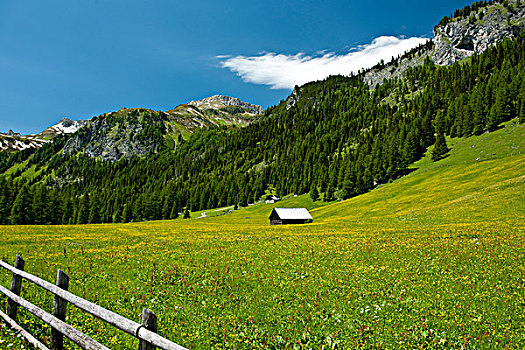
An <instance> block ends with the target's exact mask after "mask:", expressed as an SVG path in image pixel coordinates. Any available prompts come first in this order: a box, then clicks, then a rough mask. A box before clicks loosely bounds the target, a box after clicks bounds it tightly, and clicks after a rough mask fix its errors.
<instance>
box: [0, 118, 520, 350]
mask: <svg viewBox="0 0 525 350" xmlns="http://www.w3.org/2000/svg"><path fill="white" fill-rule="evenodd" d="M523 140H525V125H517V124H516V123H514V122H512V121H511V122H509V123H507V124H506V125H505V126H504V127H503V128H501V129H500V130H498V131H495V132H493V133H490V134H483V135H481V136H476V137H471V138H468V139H452V140H448V142H449V146H451V148H452V150H451V151H450V153H449V156H448V157H447V158H445V159H443V160H441V161H439V162H431V161H429V156H428V154H429V152H430V151H431V150H428V151H427V156H426V157H425V158H424V159H422V160H420V161H419V162H417V163H415V164H414V166H413V167H414V169H416V170H415V171H413V172H412V173H410V174H409V175H407V176H405V177H403V178H401V179H399V180H397V181H394V182H392V183H390V184H387V185H385V186H382V187H381V188H377V189H375V190H373V191H371V192H369V193H367V194H364V195H361V196H358V197H355V198H352V199H349V200H346V201H341V202H335V203H330V204H326V203H322V202H316V203H312V202H311V200H310V199H309V198H308V197H307V196H299V197H292V198H289V199H287V200H285V201H283V202H279V203H277V204H275V205H266V204H261V205H255V206H250V207H248V208H243V209H241V210H238V211H234V212H233V213H232V214H227V215H222V216H217V217H207V218H198V219H197V218H195V219H190V220H183V219H177V220H175V221H157V222H146V223H133V224H113V225H109V224H108V225H82V226H1V227H0V231H1V232H2V235H0V245H1V246H2V251H1V258H2V259H3V260H5V261H12V260H13V258H14V255H15V254H21V255H22V256H23V257H24V258H25V259H26V261H27V263H26V270H27V271H29V272H31V273H34V274H36V275H39V276H42V277H44V278H45V279H47V280H49V281H53V280H54V276H55V274H56V269H57V268H61V269H63V270H65V271H66V272H68V273H69V275H70V277H71V281H70V290H72V291H73V292H75V293H77V294H79V295H81V296H84V297H85V298H87V299H88V300H91V301H94V302H97V303H99V304H100V305H102V306H104V307H107V308H110V309H112V310H114V311H116V312H118V313H120V314H122V315H124V316H126V317H129V318H131V319H134V320H137V321H138V320H139V319H140V312H141V310H142V308H143V307H148V308H150V309H152V310H154V311H155V312H156V313H157V314H158V315H159V328H160V331H159V333H161V334H162V335H164V336H167V337H168V338H170V339H172V340H173V341H176V342H178V343H180V344H182V345H184V346H186V347H189V348H194V349H200V348H217V349H220V348H270V349H272V348H298V349H300V348H305V349H309V348H315V349H318V348H324V349H330V348H390V349H394V348H396V349H397V348H416V347H420V348H432V349H445V348H446V349H450V348H461V347H464V348H519V347H520V346H521V344H524V343H525V315H524V314H523V305H524V303H525V282H524V281H525V280H524V275H523V266H524V265H525V242H524V238H525V234H524V233H525V219H524V217H525V198H524V193H525V186H524V183H525V177H524V175H525V154H524V147H525V145H524V141H523ZM273 206H290V207H293V206H305V207H307V208H312V207H313V208H314V209H312V210H311V212H312V215H313V217H314V223H312V224H309V225H297V226H281V227H279V226H270V225H269V224H268V219H267V217H268V215H269V213H270V211H271V208H272V207H273ZM199 215H200V214H199ZM208 215H213V212H212V211H208ZM9 279H10V276H9V275H8V274H7V273H0V282H1V284H2V285H4V286H7V285H8V283H9ZM23 291H24V296H25V297H27V298H28V299H30V300H32V301H33V302H35V303H36V304H38V305H41V306H43V307H44V308H45V309H47V310H50V309H51V307H52V298H51V296H50V295H47V294H44V293H42V292H39V291H38V290H37V289H35V288H33V287H32V286H30V285H29V284H28V283H25V284H24V286H23ZM20 319H21V323H22V324H23V325H24V326H25V327H27V328H29V329H30V330H31V331H32V332H33V333H34V334H36V335H37V336H38V337H39V338H40V339H44V337H46V339H48V338H49V333H50V331H49V328H46V327H42V326H41V325H40V324H39V323H37V322H35V320H34V319H33V318H31V317H30V316H28V315H26V314H25V313H22V316H21V317H20ZM69 322H70V323H71V324H73V325H75V326H77V327H78V328H80V329H82V330H83V331H85V332H86V333H88V334H91V335H93V337H95V338H97V339H99V340H100V341H102V342H104V344H106V345H107V346H109V347H110V348H116V349H120V348H134V347H135V343H134V341H133V340H132V339H130V337H128V336H127V335H124V334H121V333H120V332H115V331H113V330H112V329H111V328H109V327H105V326H102V325H101V323H100V322H99V321H97V320H94V319H93V318H91V317H89V316H87V315H85V314H84V313H82V312H79V311H77V310H74V309H73V308H71V309H70V310H69ZM1 332H2V331H1V330H0V335H1V337H3V338H1V339H2V340H4V342H2V343H0V347H2V346H5V344H8V343H10V342H11V336H10V335H6V333H5V332H4V333H1Z"/></svg>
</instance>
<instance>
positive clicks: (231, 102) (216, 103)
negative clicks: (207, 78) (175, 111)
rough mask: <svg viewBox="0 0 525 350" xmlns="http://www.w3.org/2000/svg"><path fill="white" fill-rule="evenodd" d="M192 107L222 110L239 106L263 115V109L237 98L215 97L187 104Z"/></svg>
mask: <svg viewBox="0 0 525 350" xmlns="http://www.w3.org/2000/svg"><path fill="white" fill-rule="evenodd" d="M187 104H188V105H190V106H195V107H197V108H199V109H217V110H218V109H221V108H224V107H227V106H237V107H241V108H244V109H246V111H247V112H248V113H251V114H261V113H262V107H261V106H258V105H254V104H251V103H248V102H243V101H241V100H240V99H238V98H237V97H231V96H224V95H214V96H211V97H206V98H203V99H202V100H198V101H190V102H188V103H187Z"/></svg>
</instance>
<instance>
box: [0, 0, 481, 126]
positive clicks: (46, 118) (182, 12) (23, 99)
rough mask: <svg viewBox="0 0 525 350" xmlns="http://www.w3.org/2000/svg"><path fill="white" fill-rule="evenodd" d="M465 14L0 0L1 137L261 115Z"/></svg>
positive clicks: (124, 0) (394, 4)
mask: <svg viewBox="0 0 525 350" xmlns="http://www.w3.org/2000/svg"><path fill="white" fill-rule="evenodd" d="M470 3H471V2H470V1H459V0H456V1H453V0H442V1H431V2H430V1H429V2H427V1H415V0H408V1H383V0H377V1H353V0H347V1H328V0H325V1H322V0H318V1H309V0H304V1H295V0H289V1H274V0H272V1H263V0H260V1H247V0H243V1H237V0H235V1H227V2H222V1H204V0H191V1H177V0H172V1H148V0H144V1H131V0H83V1H70V0H69V1H54V0H48V1H40V0H39V1H33V0H27V1H9V0H0V132H5V131H7V130H8V129H13V130H15V131H18V132H22V133H34V132H38V131H41V130H43V129H45V128H46V127H47V126H49V125H52V124H54V123H56V122H57V121H59V120H60V119H61V118H63V117H69V118H71V119H87V118H91V117H93V116H96V115H99V114H102V113H104V112H108V111H113V110H117V109H119V108H121V107H147V108H152V109H155V110H167V109H171V108H173V107H175V106H177V105H179V104H181V103H185V102H187V101H190V100H196V99H201V98H204V97H207V96H211V95H214V94H224V95H230V96H235V97H239V98H241V99H242V100H244V101H247V102H251V103H255V104H260V105H262V106H263V107H267V106H269V105H273V104H277V103H279V101H280V100H281V99H284V98H286V97H287V96H288V95H289V94H290V92H291V88H292V87H293V85H294V84H295V83H299V84H301V83H304V82H305V81H308V80H311V79H317V78H322V75H323V74H331V73H333V72H336V71H340V70H342V72H340V73H341V74H344V73H345V72H347V73H350V71H351V70H355V69H358V66H359V65H363V64H370V65H372V64H373V63H375V62H372V61H374V60H379V59H380V56H385V55H389V54H390V53H391V52H397V51H396V50H401V49H404V48H405V47H408V46H410V45H416V44H417V43H419V42H420V41H422V40H423V39H421V38H430V37H431V36H432V30H433V27H434V25H435V24H436V23H437V22H438V21H439V20H440V19H441V17H443V16H444V15H449V14H450V13H452V12H453V11H454V10H455V9H457V8H462V7H463V6H465V5H467V4H470Z"/></svg>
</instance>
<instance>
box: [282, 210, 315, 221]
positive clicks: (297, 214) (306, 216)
mask: <svg viewBox="0 0 525 350" xmlns="http://www.w3.org/2000/svg"><path fill="white" fill-rule="evenodd" d="M273 210H274V211H275V212H276V213H277V215H279V218H280V219H281V220H313V218H312V215H310V213H309V212H308V210H307V209H306V208H273Z"/></svg>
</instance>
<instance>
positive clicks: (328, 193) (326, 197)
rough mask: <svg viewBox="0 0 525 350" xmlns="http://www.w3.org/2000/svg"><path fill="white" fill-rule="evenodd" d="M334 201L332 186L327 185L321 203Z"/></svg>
mask: <svg viewBox="0 0 525 350" xmlns="http://www.w3.org/2000/svg"><path fill="white" fill-rule="evenodd" d="M333 200H334V190H333V188H332V184H330V183H329V184H328V186H327V187H326V192H325V193H324V196H323V202H331V201H333Z"/></svg>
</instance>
